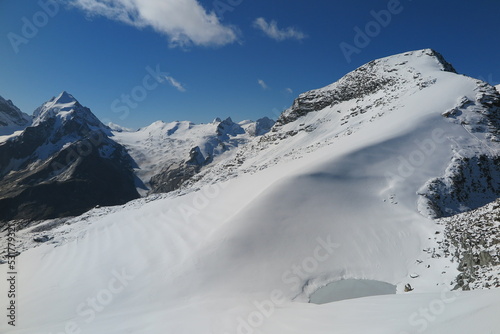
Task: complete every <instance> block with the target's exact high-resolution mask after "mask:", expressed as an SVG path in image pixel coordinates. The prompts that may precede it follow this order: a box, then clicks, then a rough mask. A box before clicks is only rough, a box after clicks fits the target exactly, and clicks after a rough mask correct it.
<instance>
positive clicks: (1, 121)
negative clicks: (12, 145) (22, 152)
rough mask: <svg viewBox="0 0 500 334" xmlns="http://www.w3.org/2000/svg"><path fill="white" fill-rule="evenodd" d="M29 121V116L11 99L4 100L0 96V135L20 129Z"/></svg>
mask: <svg viewBox="0 0 500 334" xmlns="http://www.w3.org/2000/svg"><path fill="white" fill-rule="evenodd" d="M30 122H31V117H30V116H28V115H27V114H25V113H23V112H22V111H21V110H19V108H18V107H16V106H15V105H14V103H12V101H11V100H6V99H4V98H3V97H1V96H0V136H4V135H9V134H12V133H13V132H14V131H19V130H22V129H24V128H26V127H27V126H28V125H29V124H30ZM0 140H1V139H0Z"/></svg>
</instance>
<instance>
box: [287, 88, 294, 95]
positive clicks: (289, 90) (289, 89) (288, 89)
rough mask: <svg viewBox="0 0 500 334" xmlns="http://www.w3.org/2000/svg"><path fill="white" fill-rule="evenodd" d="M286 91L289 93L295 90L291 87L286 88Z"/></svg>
mask: <svg viewBox="0 0 500 334" xmlns="http://www.w3.org/2000/svg"><path fill="white" fill-rule="evenodd" d="M285 92H287V93H288V94H293V90H292V89H291V88H286V89H285Z"/></svg>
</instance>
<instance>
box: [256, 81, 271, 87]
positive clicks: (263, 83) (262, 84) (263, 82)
mask: <svg viewBox="0 0 500 334" xmlns="http://www.w3.org/2000/svg"><path fill="white" fill-rule="evenodd" d="M257 83H258V84H259V85H260V87H262V89H269V86H268V85H267V84H266V82H265V81H264V80H262V79H259V80H257Z"/></svg>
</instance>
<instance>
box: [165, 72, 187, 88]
mask: <svg viewBox="0 0 500 334" xmlns="http://www.w3.org/2000/svg"><path fill="white" fill-rule="evenodd" d="M163 78H164V79H165V80H167V81H168V83H169V84H170V85H171V86H172V87H175V88H177V90H178V91H179V92H185V91H186V88H184V86H183V85H182V84H181V83H180V82H179V81H177V80H175V78H174V77H172V76H170V75H165V76H164V77H163Z"/></svg>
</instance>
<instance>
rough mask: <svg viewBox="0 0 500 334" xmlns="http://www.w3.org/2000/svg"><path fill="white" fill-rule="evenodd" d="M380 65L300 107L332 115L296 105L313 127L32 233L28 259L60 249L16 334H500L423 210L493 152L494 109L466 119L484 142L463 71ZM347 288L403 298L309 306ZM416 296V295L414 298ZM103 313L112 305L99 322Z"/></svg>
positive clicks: (47, 259) (31, 269) (34, 286)
mask: <svg viewBox="0 0 500 334" xmlns="http://www.w3.org/2000/svg"><path fill="white" fill-rule="evenodd" d="M377 64H378V65H377V66H371V67H370V69H369V71H370V73H371V74H370V76H371V77H373V80H371V81H372V82H373V84H370V85H369V86H368V87H366V89H365V88H362V91H360V92H358V93H356V89H353V92H352V95H350V96H351V97H348V96H347V95H343V96H344V97H342V98H341V99H339V100H338V101H337V100H335V101H337V102H334V103H332V101H334V100H332V98H331V97H330V93H329V92H332V91H334V90H332V89H330V88H331V87H330V88H329V89H325V90H324V92H325V94H324V96H321V94H320V93H321V90H319V91H316V92H314V93H313V94H311V95H307V93H306V94H305V95H302V96H309V97H310V98H307V99H308V100H309V101H312V100H314V99H315V100H316V102H317V103H318V104H320V105H322V107H318V108H315V107H314V103H312V102H311V103H310V104H308V103H305V104H304V103H302V104H300V103H299V105H307V107H305V108H303V107H300V108H299V109H300V110H303V111H304V112H298V113H297V112H294V111H293V110H290V111H289V112H287V113H285V114H284V116H283V117H282V118H281V119H282V121H281V122H279V124H277V125H275V126H274V127H273V129H272V131H271V132H269V133H267V134H265V135H263V136H260V137H258V138H254V139H252V140H251V141H250V142H249V143H248V144H247V145H244V146H242V147H240V149H238V150H237V153H236V154H235V156H234V157H230V158H229V159H224V160H221V161H220V162H218V163H217V162H216V163H214V164H213V166H212V167H211V168H206V169H203V170H202V171H200V172H199V173H198V174H197V175H196V176H194V177H193V178H192V179H190V180H188V181H187V182H186V183H185V184H184V185H183V186H182V187H181V188H180V189H179V190H177V191H175V192H172V193H170V194H165V195H155V196H152V197H148V198H143V199H139V200H137V201H133V202H130V203H128V204H126V205H125V206H123V207H115V208H100V209H94V210H93V211H91V212H89V213H87V214H85V215H83V216H82V217H77V218H74V219H70V220H65V221H63V222H60V221H49V222H45V223H43V224H41V225H39V226H33V227H30V229H27V230H24V231H21V232H20V233H18V238H19V239H20V240H21V242H20V243H22V244H26V245H28V246H27V247H29V246H31V245H33V244H34V241H33V237H37V238H38V237H40V238H42V239H39V240H49V241H48V242H46V243H43V245H41V246H39V247H35V248H30V249H29V250H27V251H24V252H23V253H22V254H21V255H20V256H19V257H18V258H17V261H18V262H19V263H20V265H21V266H22V267H21V268H20V272H21V269H22V273H23V275H20V277H19V286H22V287H23V294H22V295H21V296H20V299H19V304H20V305H23V317H24V319H26V320H25V321H23V322H22V323H20V325H19V326H18V327H16V328H14V329H13V331H12V329H11V331H12V332H13V333H15V334H20V333H32V332H33V330H34V329H36V330H38V331H42V332H50V331H59V332H61V331H64V330H65V326H66V328H67V327H69V326H72V327H71V328H75V327H76V328H77V329H81V330H82V332H90V333H107V334H113V333H124V332H129V333H141V334H153V333H154V334H156V333H179V334H184V333H185V334H192V333H216V334H226V333H290V334H292V333H293V334H295V333H297V334H298V333H313V334H316V333H317V334H322V333H332V332H338V333H405V332H406V333H415V332H427V333H448V332H449V333H463V334H466V333H467V334H468V333H470V332H485V333H488V332H491V331H492V329H493V330H496V329H497V328H500V327H499V326H500V323H499V319H498V317H497V316H496V315H497V314H498V312H500V305H499V304H498V298H499V294H500V292H499V290H492V291H471V292H456V291H455V292H452V291H450V290H451V289H452V288H453V287H454V284H450V282H454V280H455V279H456V277H457V276H458V275H459V271H458V270H457V268H456V263H453V262H452V261H451V259H450V258H446V257H443V256H439V255H440V254H439V252H438V249H439V243H438V241H440V238H439V236H441V235H443V233H444V226H443V225H438V224H436V223H435V222H434V221H432V220H430V219H428V218H426V217H424V216H422V215H421V214H420V213H419V207H418V206H417V203H418V200H419V195H417V191H418V190H419V188H421V187H422V185H423V184H425V182H427V181H428V180H430V179H432V178H436V177H439V176H441V175H443V173H445V171H446V168H447V166H448V165H449V163H450V161H451V160H452V158H453V157H454V155H455V153H456V151H457V149H459V148H463V146H459V144H463V143H470V145H469V146H467V148H469V149H470V150H477V151H478V152H480V153H483V152H484V150H483V149H481V145H478V144H476V143H477V142H475V141H472V139H471V138H472V137H471V136H473V135H477V138H476V137H474V138H476V139H477V141H478V142H480V143H484V142H486V141H488V142H487V143H488V145H490V146H491V145H493V144H494V143H493V140H492V139H493V136H492V135H491V134H493V132H492V130H490V129H489V128H488V129H487V130H485V132H484V133H483V134H482V135H479V132H478V131H476V132H470V131H471V129H472V127H474V124H475V122H476V121H477V120H481V119H483V120H484V121H485V122H486V121H487V120H489V119H491V118H488V117H489V116H487V115H486V114H487V113H486V111H487V110H483V111H485V113H484V115H483V114H482V113H481V112H479V111H478V112H475V111H473V110H472V109H471V110H469V109H464V110H461V112H462V114H464V115H466V114H467V115H470V116H471V117H470V118H468V119H469V125H470V126H471V128H468V127H467V126H465V127H464V126H462V125H465V124H461V122H460V121H459V122H457V120H456V119H454V118H453V117H446V116H444V115H443V113H446V112H447V111H449V110H452V109H453V108H455V107H456V106H457V105H458V104H460V101H462V97H463V96H465V97H467V98H468V99H469V100H470V101H472V102H473V104H474V105H476V106H477V107H478V108H479V106H480V104H481V101H480V99H478V97H477V93H478V92H479V89H480V87H479V86H478V82H477V81H476V80H473V79H471V78H467V77H464V76H459V75H457V74H455V73H453V72H452V71H450V69H451V67H450V66H446V63H444V62H443V60H442V59H441V57H439V56H438V55H437V54H436V53H435V52H433V51H432V50H422V51H416V52H410V53H405V54H401V55H396V56H394V57H389V58H385V59H383V60H380V61H377ZM390 64H392V65H391V66H389V65H390ZM447 68H448V70H447V71H446V69H447ZM367 71H368V69H367ZM376 76H380V77H382V79H381V80H379V79H378V78H376ZM387 80H389V81H387ZM356 87H358V86H356ZM362 87H364V86H362ZM346 92H347V90H346ZM346 94H347V93H346ZM349 94H351V93H349ZM346 96H347V97H346ZM323 98H325V99H326V102H325V101H323ZM327 101H330V102H327ZM299 109H296V110H299ZM481 110H482V109H481ZM479 114H481V115H482V116H481V115H479ZM450 115H451V113H450ZM472 116H473V117H472ZM483 116H484V117H486V118H482V117H483ZM216 123H217V124H214V125H212V126H213V129H214V130H215V131H217V127H218V125H219V124H218V123H220V120H217V122H216ZM473 123H474V124H473ZM485 124H486V123H485ZM492 124H493V123H492ZM177 125H178V128H177V130H175V131H173V132H172V134H171V135H174V134H175V133H176V132H177V131H179V129H181V128H183V129H186V131H188V130H189V128H190V127H191V129H194V128H195V126H194V125H191V124H190V123H179V124H173V125H169V126H168V129H174V128H176V126H177ZM483 125H484V124H483ZM158 126H159V127H160V128H161V127H163V125H161V124H159V125H158ZM244 126H245V125H242V127H244ZM224 128H225V129H226V127H224ZM485 129H486V127H485ZM165 130H166V129H165ZM167 132H168V130H167ZM161 133H162V135H163V136H165V137H168V135H166V134H165V132H164V131H161ZM471 133H472V134H471ZM121 134H123V132H122V133H121ZM115 136H117V137H118V136H119V134H115ZM129 138H130V137H129ZM147 138H149V137H146V139H147ZM184 138H185V137H184ZM136 140H138V141H139V140H140V141H141V143H142V142H147V140H144V138H143V137H140V136H139V138H137V139H136ZM468 140H471V141H470V142H469V141H468ZM136 145H139V143H136ZM141 145H142V144H141ZM197 146H198V147H199V150H191V149H190V148H191V147H192V146H191V145H186V152H189V153H192V154H188V153H186V155H189V157H186V158H185V159H189V160H191V158H194V160H196V161H201V160H199V159H198V158H199V154H200V152H201V153H203V148H202V147H200V146H199V145H197ZM178 195H183V196H178ZM63 223H64V224H63ZM44 235H47V237H44ZM76 264H80V265H76ZM0 270H7V269H6V266H5V265H3V266H0ZM0 274H2V275H4V273H0ZM33 277H37V280H36V283H33ZM117 277H120V278H121V282H122V284H123V285H122V286H120V287H122V288H123V289H120V290H119V291H118V290H117V289H116V288H117V287H116V285H113V284H115V283H116V282H117V279H118V278H117ZM348 279H358V280H359V279H366V280H374V281H380V282H386V283H388V284H392V285H394V286H396V294H395V295H388V296H378V297H367V298H361V299H352V300H345V301H340V302H335V303H329V304H323V305H312V304H309V303H308V301H309V299H310V297H311V296H312V295H313V294H314V292H315V291H318V290H319V289H320V288H322V287H324V286H327V285H328V284H329V283H332V282H336V281H340V280H348ZM54 282H59V284H58V285H57V287H56V288H55V287H54ZM408 284H410V285H411V288H412V289H413V290H412V291H409V292H406V293H405V292H404V291H405V286H406V285H408ZM110 287H111V289H112V290H110ZM407 290H411V289H407ZM89 298H90V299H89ZM89 300H91V301H92V300H101V301H103V303H100V304H99V305H98V311H97V310H96V308H93V307H92V306H91V305H89V304H88V301H89ZM48 303H49V304H50V305H53V307H51V308H47V304H48ZM422 310H423V311H422ZM429 310H430V312H432V313H431V314H430V315H429V313H427V312H428V311H429ZM1 325H2V324H0V326H1ZM0 329H3V328H2V327H0Z"/></svg>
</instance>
